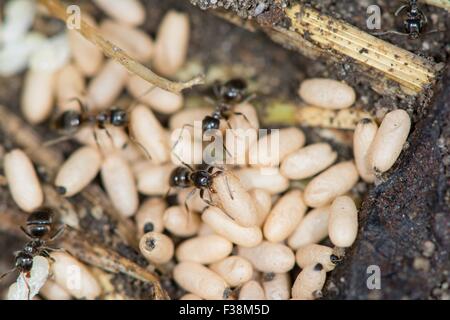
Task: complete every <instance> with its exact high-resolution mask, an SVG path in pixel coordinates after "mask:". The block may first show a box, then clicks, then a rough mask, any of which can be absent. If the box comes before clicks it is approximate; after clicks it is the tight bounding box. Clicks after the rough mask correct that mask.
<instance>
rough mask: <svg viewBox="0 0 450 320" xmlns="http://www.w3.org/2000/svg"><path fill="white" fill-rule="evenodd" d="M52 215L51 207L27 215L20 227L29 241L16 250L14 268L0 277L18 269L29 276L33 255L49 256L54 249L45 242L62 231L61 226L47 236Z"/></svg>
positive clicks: (0, 277)
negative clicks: (22, 225) (51, 234)
mask: <svg viewBox="0 0 450 320" xmlns="http://www.w3.org/2000/svg"><path fill="white" fill-rule="evenodd" d="M53 215H54V212H53V210H52V209H50V208H40V209H37V210H35V211H34V212H32V213H31V214H30V215H29V216H28V219H27V224H26V227H20V228H21V229H22V231H23V232H24V233H25V234H26V235H27V236H28V238H30V241H29V242H28V243H27V244H25V246H24V247H23V249H22V250H21V251H18V252H16V254H15V256H16V257H15V266H14V269H12V270H10V271H8V272H7V273H5V274H3V275H1V276H0V279H2V278H3V277H4V276H6V275H7V274H9V273H10V272H12V271H14V270H18V271H19V272H21V273H24V274H25V275H26V276H27V277H29V273H30V271H31V268H32V267H33V258H34V257H35V256H38V255H40V256H43V257H46V258H50V254H49V252H50V251H53V250H54V249H52V248H49V247H47V246H46V244H47V243H48V242H51V241H54V240H55V239H57V238H58V237H59V236H60V235H61V234H62V232H63V231H64V226H63V227H61V228H60V229H59V230H58V231H57V232H56V233H55V234H54V235H53V236H51V237H50V238H48V235H49V234H50V231H51V229H52V226H53V223H54V222H53Z"/></svg>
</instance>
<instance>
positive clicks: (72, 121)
mask: <svg viewBox="0 0 450 320" xmlns="http://www.w3.org/2000/svg"><path fill="white" fill-rule="evenodd" d="M80 125H81V114H80V113H79V112H78V111H75V110H68V111H64V112H63V113H62V114H61V115H59V116H58V117H57V118H56V121H55V127H56V129H58V130H62V131H66V132H67V131H73V130H76V129H78V128H79V127H80Z"/></svg>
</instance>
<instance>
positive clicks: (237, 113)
mask: <svg viewBox="0 0 450 320" xmlns="http://www.w3.org/2000/svg"><path fill="white" fill-rule="evenodd" d="M233 114H234V115H236V116H241V117H243V118H244V119H245V121H247V122H248V124H249V125H250V127H252V128H254V127H253V125H252V123H251V122H250V120H249V119H248V117H247V116H246V115H245V114H243V113H242V112H233Z"/></svg>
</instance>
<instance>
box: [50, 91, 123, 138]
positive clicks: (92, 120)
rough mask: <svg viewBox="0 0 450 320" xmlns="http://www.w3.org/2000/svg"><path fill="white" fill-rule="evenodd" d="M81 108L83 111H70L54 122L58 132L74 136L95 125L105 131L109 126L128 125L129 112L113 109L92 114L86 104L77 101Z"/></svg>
mask: <svg viewBox="0 0 450 320" xmlns="http://www.w3.org/2000/svg"><path fill="white" fill-rule="evenodd" d="M75 100H76V101H77V102H78V103H79V104H80V107H81V111H76V110H68V111H64V112H63V113H61V114H60V115H59V116H58V117H57V118H56V120H55V121H54V127H55V129H56V130H58V131H60V132H62V133H64V134H73V133H75V132H77V131H78V130H79V129H80V128H81V127H83V126H85V125H94V126H96V127H97V128H99V129H105V130H106V126H107V125H112V126H115V127H125V126H127V125H128V112H127V111H125V110H123V109H121V108H118V107H113V108H111V109H108V110H105V111H101V112H98V113H90V112H88V111H87V109H86V107H85V106H84V104H83V103H82V102H81V101H80V100H78V99H75Z"/></svg>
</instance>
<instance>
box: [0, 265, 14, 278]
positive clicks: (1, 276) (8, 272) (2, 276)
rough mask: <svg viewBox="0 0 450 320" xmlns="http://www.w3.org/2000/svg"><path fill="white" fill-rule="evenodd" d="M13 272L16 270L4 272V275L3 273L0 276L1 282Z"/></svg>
mask: <svg viewBox="0 0 450 320" xmlns="http://www.w3.org/2000/svg"><path fill="white" fill-rule="evenodd" d="M14 271H16V268H13V269H11V270H8V271H6V272H5V273H3V274H2V275H0V280H2V279H3V278H4V277H6V276H7V275H8V274H10V273H13V272H14Z"/></svg>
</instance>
